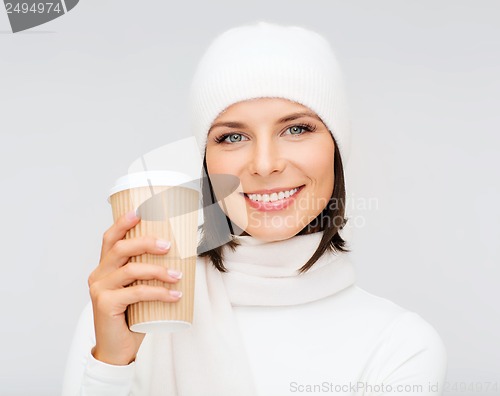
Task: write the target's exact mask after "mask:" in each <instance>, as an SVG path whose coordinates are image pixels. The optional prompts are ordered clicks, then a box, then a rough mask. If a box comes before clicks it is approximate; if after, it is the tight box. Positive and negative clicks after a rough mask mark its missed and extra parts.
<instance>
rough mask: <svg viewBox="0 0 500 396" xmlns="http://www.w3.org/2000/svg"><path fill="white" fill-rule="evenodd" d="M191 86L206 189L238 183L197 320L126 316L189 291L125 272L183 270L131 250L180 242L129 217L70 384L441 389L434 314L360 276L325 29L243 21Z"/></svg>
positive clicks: (99, 388) (200, 288) (335, 78)
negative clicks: (350, 237)
mask: <svg viewBox="0 0 500 396" xmlns="http://www.w3.org/2000/svg"><path fill="white" fill-rule="evenodd" d="M191 99H192V101H191V103H192V119H193V121H194V125H193V128H194V133H195V135H196V137H197V141H198V142H199V145H200V152H201V154H202V155H203V158H204V166H205V171H206V172H207V174H208V176H209V183H208V184H207V185H205V186H204V200H205V204H206V205H208V204H210V203H211V202H207V200H208V199H209V198H210V197H214V199H215V200H216V199H217V196H219V197H220V194H221V188H222V187H221V186H218V185H217V184H216V183H211V182H210V180H213V178H214V176H215V175H219V174H223V175H231V176H233V177H237V178H238V179H239V181H240V186H241V188H240V189H238V190H237V191H236V192H234V193H233V194H231V195H230V196H229V197H227V198H226V199H225V200H224V205H221V207H220V210H219V212H218V213H214V212H206V214H207V216H206V217H205V223H204V226H203V233H202V239H201V241H200V249H199V252H200V254H199V257H198V261H197V270H196V271H197V273H196V289H195V296H196V297H195V298H196V301H195V314H194V315H195V317H194V322H193V326H192V328H191V329H190V330H188V331H183V332H178V333H172V334H154V335H152V334H148V335H147V336H146V337H144V335H142V334H137V333H133V332H130V331H129V329H128V327H127V325H126V323H125V316H124V312H125V309H126V307H127V305H129V304H131V303H134V302H137V301H141V300H161V301H167V302H171V303H173V304H175V302H176V301H178V300H179V299H180V298H182V296H178V295H171V294H169V293H168V291H167V290H165V289H162V288H154V287H150V288H148V289H141V290H138V289H135V288H134V287H125V286H126V285H128V284H130V283H131V282H132V281H133V280H135V279H160V280H162V281H165V282H171V283H175V282H177V281H178V279H179V277H180V276H181V274H178V273H174V272H169V271H165V270H162V269H160V268H157V266H151V265H146V264H137V263H127V261H128V259H129V258H130V257H132V256H136V255H140V254H142V253H145V252H149V253H153V254H168V242H166V241H156V240H154V239H153V238H150V239H143V240H134V239H131V240H122V239H123V238H124V236H125V233H126V232H127V230H129V229H130V228H132V227H134V226H135V225H137V224H138V223H139V221H140V219H139V218H137V217H135V216H134V214H133V213H131V214H129V215H127V216H123V217H122V218H120V219H119V220H118V221H117V222H116V223H115V224H114V225H113V226H112V227H111V228H109V230H107V231H106V233H105V235H104V239H103V246H102V253H101V260H100V263H99V265H98V267H97V268H96V269H95V270H94V271H93V273H92V274H91V275H90V277H89V285H90V294H91V298H92V305H90V304H89V306H88V307H87V308H86V310H85V311H84V313H83V314H82V318H81V320H80V323H79V326H78V330H77V334H76V335H75V341H74V344H73V348H72V351H71V353H70V358H69V362H68V369H67V373H66V378H65V385H64V391H63V394H64V395H77V394H78V395H79V394H82V395H108V394H112V395H114V396H116V395H155V396H156V395H186V396H191V395H192V396H198V395H203V396H205V395H214V396H215V395H217V396H224V395H231V396H234V395H272V396H278V395H289V394H297V393H307V394H324V393H337V394H346V395H347V394H353V395H384V394H419V395H439V394H441V391H442V389H441V388H442V384H443V380H444V375H445V369H446V352H445V349H444V346H443V343H442V341H441V339H440V337H439V335H438V334H437V333H436V332H435V330H434V329H433V327H432V326H431V325H429V324H428V323H427V322H425V321H424V320H423V319H422V318H421V317H420V316H418V315H417V314H415V313H412V312H409V311H407V310H405V309H404V308H402V307H399V306H398V305H396V304H394V303H392V302H390V301H388V300H386V299H383V298H379V297H376V296H373V295H371V294H369V293H367V292H365V291H363V290H362V289H360V288H358V287H357V286H356V285H355V284H354V281H355V276H354V270H353V266H352V264H351V263H350V262H349V260H348V255H347V254H346V253H347V248H346V246H345V242H344V240H343V238H342V237H341V236H340V234H339V232H340V231H341V229H342V227H343V226H344V224H345V219H344V201H345V188H344V179H343V167H342V161H343V160H344V161H345V160H346V158H347V156H348V150H349V120H348V117H347V111H346V104H345V98H344V95H343V90H342V80H341V75H340V70H339V68H338V65H337V62H336V60H335V57H334V55H333V53H332V51H331V49H330V47H329V45H328V43H327V42H326V41H325V39H324V38H322V37H321V36H319V35H318V34H316V33H314V32H311V31H309V30H307V29H304V28H300V27H285V26H279V25H274V24H269V23H258V24H255V25H249V26H242V27H238V28H235V29H231V30H229V31H227V32H225V33H224V34H222V35H221V36H219V37H218V38H217V39H216V40H215V41H214V42H213V43H212V45H211V46H210V47H209V49H208V50H207V52H206V53H205V55H204V57H203V58H202V60H201V62H200V65H199V67H198V69H197V72H196V74H195V77H194V79H193V85H192V95H191ZM210 176H212V179H210ZM218 193H219V194H218Z"/></svg>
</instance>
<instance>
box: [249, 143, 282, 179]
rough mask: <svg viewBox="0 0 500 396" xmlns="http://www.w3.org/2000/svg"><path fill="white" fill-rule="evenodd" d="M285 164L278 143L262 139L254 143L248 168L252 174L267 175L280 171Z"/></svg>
mask: <svg viewBox="0 0 500 396" xmlns="http://www.w3.org/2000/svg"><path fill="white" fill-rule="evenodd" d="M285 165H286V161H285V159H284V158H283V155H282V153H281V152H280V148H279V146H278V144H277V143H275V142H272V141H271V140H269V139H264V140H261V141H258V142H256V143H255V145H254V147H253V150H252V151H251V158H250V160H249V164H248V169H249V171H250V173H251V174H253V175H259V176H269V175H271V174H273V173H281V172H282V171H283V169H285Z"/></svg>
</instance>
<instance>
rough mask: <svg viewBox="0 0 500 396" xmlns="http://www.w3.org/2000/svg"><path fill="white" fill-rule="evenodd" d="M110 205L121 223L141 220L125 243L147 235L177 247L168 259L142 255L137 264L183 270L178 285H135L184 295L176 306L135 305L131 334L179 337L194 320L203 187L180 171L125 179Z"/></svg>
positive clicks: (134, 259) (128, 315) (131, 311)
mask: <svg viewBox="0 0 500 396" xmlns="http://www.w3.org/2000/svg"><path fill="white" fill-rule="evenodd" d="M108 201H109V203H110V204H111V207H112V211H113V219H114V221H116V220H117V219H118V218H119V217H120V216H122V215H123V214H125V213H127V212H129V211H131V210H136V212H137V214H138V215H139V216H140V218H141V221H140V222H139V223H138V224H137V225H136V226H135V227H134V228H132V229H130V230H129V231H128V232H127V234H126V236H125V239H127V238H135V237H139V236H143V235H147V236H153V237H156V238H160V239H165V240H167V241H170V242H171V247H170V250H169V252H168V253H166V254H164V255H155V254H149V253H146V254H142V255H140V256H135V257H131V258H130V260H129V261H131V262H141V263H153V264H157V265H161V266H162V267H167V268H169V269H175V270H179V271H182V274H183V276H182V279H181V280H179V281H178V282H177V283H175V284H169V283H165V282H161V281H158V280H137V281H135V282H134V283H132V284H131V285H130V286H133V285H137V284H146V285H153V286H163V287H165V288H169V289H173V290H180V291H182V297H181V298H180V299H179V301H177V302H174V303H167V302H162V301H141V302H138V303H135V304H131V305H129V307H128V308H127V313H126V318H127V322H128V326H129V328H130V330H132V331H134V332H139V333H150V332H159V331H165V332H173V331H179V330H184V329H187V328H189V327H190V326H191V324H192V320H193V304H194V280H195V268H196V250H197V235H198V233H197V227H198V213H199V203H200V188H199V186H198V185H197V182H196V181H195V180H192V179H191V178H190V177H189V176H188V175H185V174H183V173H179V172H174V171H145V172H136V173H131V174H128V175H126V176H123V177H121V178H119V179H118V180H117V181H116V182H115V184H114V186H113V188H112V189H111V190H110V192H109V198H108Z"/></svg>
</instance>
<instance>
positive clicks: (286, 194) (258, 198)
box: [241, 184, 305, 202]
mask: <svg viewBox="0 0 500 396" xmlns="http://www.w3.org/2000/svg"><path fill="white" fill-rule="evenodd" d="M304 186H305V185H304V184H303V185H301V186H298V187H294V188H292V189H290V190H281V191H276V192H273V193H268V194H247V193H241V194H243V195H244V196H245V197H247V198H248V199H249V200H251V201H253V202H277V201H280V200H283V199H286V198H290V197H293V196H294V195H295V194H297V193H298V192H299V191H300V190H301V189H302V188H303V187H304Z"/></svg>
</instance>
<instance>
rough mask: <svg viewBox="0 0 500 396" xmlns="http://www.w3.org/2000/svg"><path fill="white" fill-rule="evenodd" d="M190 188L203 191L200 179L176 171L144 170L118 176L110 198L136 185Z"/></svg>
mask: <svg viewBox="0 0 500 396" xmlns="http://www.w3.org/2000/svg"><path fill="white" fill-rule="evenodd" d="M179 185H182V187H185V188H190V189H193V190H196V191H198V192H201V187H200V186H199V180H198V179H195V180H193V178H192V177H191V176H189V175H187V174H185V173H180V172H175V171H167V170H161V171H144V172H135V173H129V174H128V175H125V176H122V177H120V178H118V179H117V180H116V181H115V183H114V185H113V187H112V188H111V189H110V190H109V193H108V202H110V200H109V198H110V197H111V196H112V195H113V194H116V193H117V192H120V191H124V190H128V189H131V188H136V187H149V186H171V187H173V186H179Z"/></svg>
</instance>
